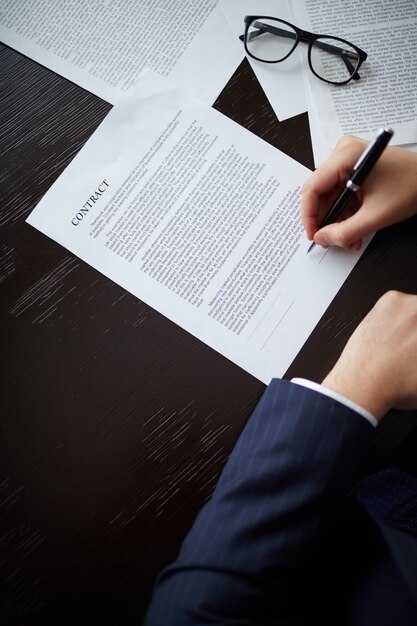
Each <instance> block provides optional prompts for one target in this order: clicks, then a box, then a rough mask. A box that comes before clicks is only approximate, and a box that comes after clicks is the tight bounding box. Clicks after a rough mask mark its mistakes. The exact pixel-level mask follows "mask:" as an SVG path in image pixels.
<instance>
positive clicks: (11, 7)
mask: <svg viewBox="0 0 417 626" xmlns="http://www.w3.org/2000/svg"><path fill="white" fill-rule="evenodd" d="M0 40H1V41H3V42H4V43H5V44H7V45H8V46H11V47H12V48H15V49H16V50H18V51H19V52H21V53H23V54H25V55H26V56H28V57H30V58H32V59H34V60H35V61H37V62H38V63H41V64H42V65H45V66H46V67H48V68H50V69H52V70H54V71H55V72H57V73H58V74H61V75H62V76H64V77H65V78H68V79H69V80H71V81H73V82H74V83H76V84H78V85H80V86H81V87H83V88H84V89H87V90H88V91H91V92H92V93H94V94H96V95H97V96H99V97H100V98H103V99H104V100H107V101H108V102H110V103H112V104H114V103H115V102H117V100H118V99H119V98H120V96H121V95H122V94H123V93H124V92H125V91H127V89H128V88H129V87H130V86H131V85H132V84H133V83H134V82H135V80H136V78H137V77H138V76H139V74H140V73H141V71H142V70H143V69H144V68H145V67H151V68H152V69H154V70H155V71H156V72H158V73H159V74H161V75H162V76H166V77H169V78H170V80H172V81H174V82H176V83H177V84H178V85H180V86H182V87H184V88H187V89H190V90H191V91H193V92H194V93H195V94H196V95H198V96H199V97H200V98H201V99H203V100H205V101H206V102H208V103H210V104H212V103H213V101H214V100H215V99H216V97H217V96H218V94H219V93H220V92H221V90H222V89H223V87H224V86H225V84H226V83H227V81H228V80H229V78H230V76H231V75H232V74H233V72H234V71H235V70H236V68H237V67H238V65H239V63H240V62H241V60H242V59H243V56H244V55H243V51H242V50H241V46H240V45H239V44H240V42H239V41H235V40H234V38H233V37H232V34H231V32H230V28H229V25H228V24H227V21H226V20H225V18H224V15H223V13H222V11H221V10H220V7H219V6H218V0H152V1H150V0H146V1H145V2H144V1H143V0H141V1H139V2H136V1H134V0H113V1H112V2H103V1H102V0H89V1H88V2H68V0H43V1H42V2H39V1H37V0H18V1H17V0H1V1H0Z"/></svg>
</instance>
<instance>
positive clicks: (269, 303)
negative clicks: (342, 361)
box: [28, 71, 360, 383]
mask: <svg viewBox="0 0 417 626" xmlns="http://www.w3.org/2000/svg"><path fill="white" fill-rule="evenodd" d="M309 174H310V172H309V171H308V170H307V169H306V168H304V167H302V166H301V165H299V164H298V163H297V162H295V161H293V160H292V159H290V158H289V157H287V156H286V155H284V154H283V153H281V152H280V151H278V150H276V149H275V148H273V147H272V146H271V145H269V144H267V143H266V142H264V141H262V140H261V139H259V138H257V137H256V136H255V135H254V134H252V133H250V132H249V131H246V130H245V129H243V128H242V127H240V126H238V125H237V124H235V123H234V122H232V121H231V120H229V119H228V118H226V117H225V116H224V115H222V114H221V113H218V112H217V111H215V110H214V109H212V108H210V107H208V106H207V105H205V104H203V103H202V102H200V101H199V100H197V99H195V98H193V97H191V96H190V95H189V94H188V93H187V92H184V91H182V90H180V89H179V88H177V87H174V86H173V85H172V83H170V82H168V81H167V80H166V79H163V78H162V77H160V76H157V75H156V74H154V73H153V72H150V71H149V72H147V73H145V74H144V75H143V76H142V78H141V79H140V81H139V82H138V84H137V86H136V87H134V88H132V89H131V90H130V91H129V92H128V94H127V95H126V96H124V97H123V98H122V99H121V100H120V102H119V103H118V104H116V106H115V107H114V108H113V109H112V111H110V113H109V114H108V116H107V117H106V118H105V120H104V121H103V123H102V124H101V125H100V127H99V128H98V129H97V131H96V132H95V133H94V135H93V136H92V137H91V138H90V140H89V141H88V142H87V143H86V144H85V146H84V147H83V149H82V150H81V151H80V153H79V154H78V155H77V156H76V158H75V159H74V160H73V161H72V163H71V164H70V165H69V166H68V168H67V169H66V170H65V171H64V173H63V174H62V175H61V177H60V178H59V179H58V180H57V181H56V183H55V184H54V185H53V186H52V188H51V189H50V190H49V191H48V193H47V194H46V195H45V196H44V198H43V199H42V200H41V202H40V203H39V205H38V206H37V207H36V209H35V210H34V211H33V212H32V214H31V215H30V216H29V218H28V222H29V224H31V225H32V226H34V227H36V228H37V229H39V230H40V231H42V232H43V233H45V234H46V235H48V236H49V237H51V238H52V239H54V240H55V241H57V242H59V243H60V244H62V245H63V246H65V247H66V248H68V249H69V250H71V251H72V252H73V253H75V254H76V255H78V256H79V257H80V258H81V259H83V260H84V261H86V262H87V263H89V264H90V265H92V266H93V267H95V268H96V269H97V270H98V271H100V272H102V273H103V274H105V275H106V276H108V277H109V278H111V279H112V280H114V281H115V282H117V283H118V284H120V285H121V286H122V287H124V288H125V289H127V290H128V291H130V292H131V293H133V294H135V295H136V296H137V297H138V298H140V299H142V300H143V301H145V302H147V303H148V304H149V305H150V306H152V307H154V308H155V309H156V310H158V311H160V312H161V313H163V314H164V315H165V316H167V317H168V318H170V319H171V320H173V321H174V322H176V323H177V324H179V325H180V326H182V327H183V328H185V329H186V330H188V331H189V332H190V333H192V334H193V335H195V336H196V337H198V338H200V339H201V340H202V341H204V342H206V343H207V344H208V345H210V346H212V347H213V348H214V349H216V350H218V351H219V352H220V353H221V354H223V355H225V356H226V357H227V358H229V359H231V360H232V361H234V362H235V363H236V364H238V365H239V366H241V367H242V368H244V369H245V370H247V371H248V372H250V373H251V374H253V375H254V376H256V377H257V378H259V379H260V380H262V381H264V382H265V383H267V382H269V380H270V379H271V377H273V376H280V375H282V374H283V373H284V372H285V371H286V369H287V368H288V366H289V365H290V363H291V362H292V360H293V359H294V357H295V356H296V354H297V352H298V351H299V350H300V348H301V347H302V345H303V343H304V342H305V340H306V338H307V337H308V335H309V334H310V332H311V331H312V330H313V328H314V326H315V325H316V323H317V322H318V320H319V318H320V317H321V315H322V314H323V313H324V311H325V309H326V307H327V306H328V304H329V303H330V302H331V300H332V298H333V297H334V295H335V294H336V292H337V291H338V289H339V288H340V286H341V284H342V283H343V281H344V280H345V278H346V277H347V275H348V274H349V272H350V270H351V269H352V267H353V266H354V265H355V263H356V261H357V259H358V258H359V256H360V254H359V253H346V252H342V251H336V250H329V251H327V252H324V251H323V250H322V249H320V248H318V247H316V248H315V249H314V250H313V251H312V252H311V253H310V254H309V255H306V249H307V247H308V242H307V241H306V240H305V238H304V234H303V229H302V227H301V223H300V216H299V194H300V186H301V184H302V183H303V181H304V180H305V178H306V177H307V176H308V175H309Z"/></svg>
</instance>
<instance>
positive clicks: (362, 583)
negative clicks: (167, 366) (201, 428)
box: [145, 380, 417, 626]
mask: <svg viewBox="0 0 417 626" xmlns="http://www.w3.org/2000/svg"><path fill="white" fill-rule="evenodd" d="M372 434H373V427H372V426H371V424H370V423H369V422H367V421H366V420H365V419H364V418H363V417H361V416H360V415H358V414H357V413H355V412H354V411H352V410H351V409H349V408H347V407H346V406H345V405H343V404H341V403H339V402H337V401H334V400H333V399H331V398H329V397H327V396H324V395H322V394H320V393H317V392H315V391H312V390H310V389H306V388H304V387H301V386H299V385H295V384H292V383H289V382H287V381H282V380H273V381H272V382H271V384H270V385H269V387H268V389H267V390H266V392H265V394H264V396H263V397H262V399H261V401H260V403H259V404H258V406H257V408H256V410H255V412H254V413H253V415H252V416H251V418H250V419H249V421H248V423H247V425H246V427H245V429H244V431H243V432H242V435H241V436H240V439H239V441H238V443H237V445H236V447H235V449H234V450H233V452H232V454H231V456H230V458H229V461H228V463H227V464H226V466H225V469H224V470H223V473H222V475H221V477H220V480H219V483H218V485H217V488H216V490H215V493H214V495H213V497H212V499H211V500H210V501H209V502H208V503H207V504H206V506H205V507H204V508H203V510H202V511H201V512H200V514H199V516H198V517H197V519H196V521H195V523H194V526H193V527H192V529H191V531H190V533H189V534H188V536H187V537H186V540H185V542H184V544H183V546H182V549H181V551H180V554H179V556H178V558H177V560H176V561H175V562H174V563H173V564H172V565H171V566H169V567H168V568H167V569H165V570H164V572H163V573H162V574H161V576H160V577H159V580H158V582H157V586H156V589H155V592H154V597H153V600H152V603H151V606H150V609H149V612H148V616H147V619H146V621H145V623H146V624H147V625H148V626H151V625H152V626H156V625H161V626H162V625H163V626H170V625H175V626H188V625H197V624H198V625H200V624H201V625H203V624H256V625H257V626H261V625H262V626H263V625H267V624H268V625H272V624H275V625H280V626H281V625H290V624H291V625H301V624H302V625H304V624H321V626H322V625H324V624H327V623H329V624H332V625H333V626H340V625H341V624H355V625H359V624H366V626H371V625H373V624H375V625H376V624H378V626H382V625H383V624H387V625H388V624H394V623H395V624H396V625H397V626H408V625H409V624H416V623H417V618H416V616H417V537H416V536H415V535H413V534H410V533H408V532H405V531H404V530H398V529H397V528H392V527H391V526H390V524H387V523H386V522H385V521H384V520H381V519H378V520H377V522H375V521H373V520H370V518H369V516H368V515H367V514H366V513H365V511H364V509H362V512H359V515H357V514H356V513H355V514H353V513H352V510H353V509H354V508H355V507H356V505H354V507H353V508H352V507H351V506H350V505H349V504H347V503H348V502H349V499H346V494H348V493H349V491H350V490H351V489H352V484H353V483H354V480H355V475H356V473H357V470H358V466H359V464H360V462H361V460H362V459H363V457H364V455H365V454H366V451H367V449H368V446H369V443H370V440H371V437H372ZM364 501H365V506H366V490H365V498H364ZM346 520H347V522H346ZM355 533H356V537H355ZM351 535H353V537H352V536H351ZM362 557H366V558H368V557H372V558H370V559H369V560H370V561H371V562H372V560H373V563H371V565H368V564H367V563H365V564H363V563H361V560H360V559H361V558H362ZM373 557H376V558H373ZM393 557H394V558H393ZM397 562H398V563H400V566H398V564H397ZM413 594H414V598H413ZM392 614H393V615H394V616H395V618H394V617H393V615H392ZM394 619H395V621H391V620H394ZM387 620H388V621H387Z"/></svg>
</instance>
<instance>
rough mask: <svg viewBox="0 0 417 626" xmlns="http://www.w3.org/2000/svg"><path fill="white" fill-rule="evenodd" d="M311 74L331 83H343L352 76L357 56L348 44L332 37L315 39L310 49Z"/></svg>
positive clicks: (357, 62)
mask: <svg viewBox="0 0 417 626" xmlns="http://www.w3.org/2000/svg"><path fill="white" fill-rule="evenodd" d="M310 63H311V68H312V70H313V72H314V73H315V74H316V75H317V76H319V77H320V78H324V80H327V81H329V82H331V83H343V82H345V81H347V80H349V78H351V77H352V76H353V74H354V73H355V72H356V70H357V68H358V65H359V54H358V52H357V51H356V50H355V48H352V46H350V45H349V44H347V43H345V42H344V41H341V40H340V39H335V38H333V37H321V38H320V39H316V40H315V41H314V42H313V44H312V46H311V49H310Z"/></svg>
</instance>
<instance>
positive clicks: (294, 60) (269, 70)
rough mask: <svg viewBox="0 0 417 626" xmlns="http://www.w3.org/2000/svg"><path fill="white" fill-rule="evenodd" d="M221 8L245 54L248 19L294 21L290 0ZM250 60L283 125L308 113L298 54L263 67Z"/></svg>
mask: <svg viewBox="0 0 417 626" xmlns="http://www.w3.org/2000/svg"><path fill="white" fill-rule="evenodd" d="M220 6H221V8H222V10H223V12H224V14H225V16H226V18H227V20H228V22H229V24H230V28H231V31H232V33H233V37H234V38H235V40H236V41H238V43H239V45H240V46H241V49H242V53H244V46H243V42H241V41H239V35H242V34H243V33H244V31H245V28H244V26H245V25H244V22H243V20H244V17H245V15H270V16H272V17H279V18H281V19H283V20H287V21H288V20H291V14H290V10H289V6H288V2H287V0H256V2H254V1H253V0H220ZM247 59H248V61H249V63H250V64H251V66H252V69H253V71H254V72H255V74H256V77H257V78H258V80H259V82H260V83H261V85H262V87H263V89H264V91H265V94H266V96H267V98H268V100H269V101H270V103H271V106H272V108H273V109H274V111H275V113H276V116H277V117H278V119H279V120H280V121H282V120H285V119H287V118H289V117H293V116H294V115H299V114H300V113H304V112H305V111H307V100H306V94H305V88H304V78H303V63H302V61H301V58H300V55H299V53H298V51H297V50H296V51H295V52H294V54H292V55H291V56H290V57H289V58H288V59H287V61H286V62H285V63H279V64H276V63H262V62H260V61H256V60H255V59H252V58H251V57H250V56H248V57H247Z"/></svg>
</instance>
